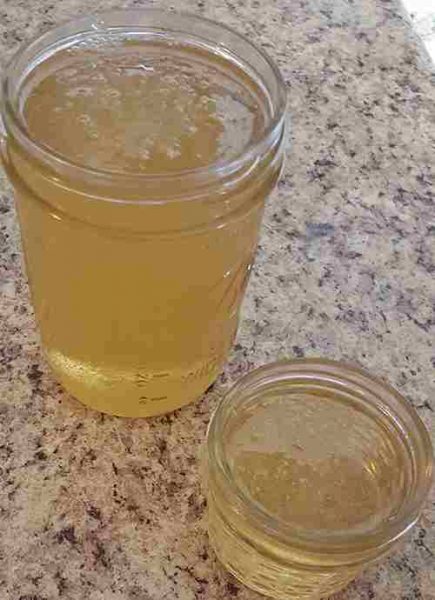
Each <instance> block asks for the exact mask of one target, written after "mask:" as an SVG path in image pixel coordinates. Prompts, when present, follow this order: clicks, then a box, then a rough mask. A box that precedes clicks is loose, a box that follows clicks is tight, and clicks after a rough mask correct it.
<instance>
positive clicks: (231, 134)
mask: <svg viewBox="0 0 435 600" xmlns="http://www.w3.org/2000/svg"><path fill="white" fill-rule="evenodd" d="M28 79H29V83H28V84H27V86H26V87H27V90H30V91H28V93H27V98H26V99H25V101H24V102H23V105H24V109H23V118H24V120H25V123H26V126H27V128H28V129H29V131H30V133H31V134H32V135H33V136H34V137H36V138H37V139H39V140H40V141H41V142H43V143H44V144H45V145H46V146H48V147H51V148H52V149H53V150H54V151H56V152H57V153H59V154H62V155H63V156H65V157H67V158H69V159H71V160H73V161H75V162H79V163H82V164H83V165H84V166H91V167H93V168H100V169H104V170H113V171H124V172H150V173H152V172H165V171H177V170H184V169H192V168H196V167H201V166H207V165H210V164H213V163H215V162H216V161H220V160H228V159H231V158H232V157H235V156H237V155H239V154H240V153H241V152H243V150H244V149H245V148H246V147H247V146H248V145H249V143H250V142H252V141H253V140H255V139H256V138H257V137H258V135H259V134H260V133H261V131H262V130H263V128H264V121H265V115H264V111H263V110H262V108H261V106H260V103H259V99H258V98H259V88H258V86H257V85H256V84H254V82H250V81H248V78H247V77H246V75H242V74H241V72H240V70H239V67H237V66H235V65H234V64H232V63H230V62H229V61H223V60H222V58H218V57H217V56H215V55H214V54H213V53H211V52H204V51H202V50H201V51H200V50H198V49H195V48H192V47H189V46H182V45H180V44H173V43H167V42H166V43H162V42H156V41H155V40H150V39H148V38H146V39H144V40H137V39H136V40H134V43H133V42H132V41H131V40H124V41H122V40H119V39H118V40H117V43H114V39H113V38H110V39H106V37H104V36H103V37H98V36H95V37H92V38H91V39H89V40H86V43H83V42H80V43H78V44H76V45H75V46H74V47H72V48H68V49H67V50H61V51H59V52H57V53H56V54H55V55H53V56H51V57H50V58H49V59H47V60H46V61H45V62H42V63H41V64H40V65H38V66H37V67H36V68H35V69H34V71H32V72H31V74H30V76H29V77H28ZM32 81H33V82H34V83H32Z"/></svg>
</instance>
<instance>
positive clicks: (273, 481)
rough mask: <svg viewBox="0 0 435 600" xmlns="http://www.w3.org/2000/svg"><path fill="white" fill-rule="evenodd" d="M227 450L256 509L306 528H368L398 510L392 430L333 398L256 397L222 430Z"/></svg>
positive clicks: (400, 477)
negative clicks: (249, 407) (228, 430)
mask: <svg viewBox="0 0 435 600" xmlns="http://www.w3.org/2000/svg"><path fill="white" fill-rule="evenodd" d="M227 455H228V457H229V460H230V465H231V469H232V471H233V476H234V478H235V480H236V482H237V484H238V485H239V486H240V488H241V489H242V490H243V491H244V493H245V494H247V495H248V496H249V497H250V499H251V500H252V501H253V502H254V503H255V504H257V506H259V507H261V509H262V510H264V511H265V512H267V513H268V514H270V515H271V516H273V517H275V518H277V519H279V520H280V521H281V522H283V523H287V524H290V525H292V526H296V527H301V528H303V529H304V530H305V531H307V530H316V531H324V532H340V531H344V532H346V534H350V533H351V532H352V531H353V532H354V533H355V535H357V534H358V533H363V532H367V531H370V530H372V529H374V528H375V527H376V526H378V525H379V523H380V522H382V521H383V520H385V519H387V518H388V517H389V516H390V515H391V513H392V512H394V511H395V510H396V509H397V506H398V505H399V503H400V498H401V497H402V496H403V494H404V490H405V489H406V485H407V481H405V475H404V472H405V471H404V469H403V468H402V466H403V465H402V463H401V458H403V456H404V455H403V454H402V451H401V448H400V447H398V446H397V441H395V438H394V436H392V435H391V432H388V430H387V429H386V428H385V426H384V425H383V423H382V422H381V421H380V420H376V419H375V418H373V417H372V416H371V415H368V414H365V413H363V412H362V411H361V410H360V409H357V408H356V407H355V406H353V405H352V404H350V403H345V402H342V401H340V399H339V398H336V397H327V396H320V395H319V396H317V395H309V394H288V395H283V396H275V397H274V396H272V397H271V398H267V399H265V400H264V401H261V402H260V403H259V405H257V406H256V407H255V410H254V409H252V412H251V413H249V412H247V414H246V415H245V416H244V419H243V422H241V423H239V424H238V425H237V426H235V428H234V430H233V431H232V432H231V433H230V434H229V438H228V443H227Z"/></svg>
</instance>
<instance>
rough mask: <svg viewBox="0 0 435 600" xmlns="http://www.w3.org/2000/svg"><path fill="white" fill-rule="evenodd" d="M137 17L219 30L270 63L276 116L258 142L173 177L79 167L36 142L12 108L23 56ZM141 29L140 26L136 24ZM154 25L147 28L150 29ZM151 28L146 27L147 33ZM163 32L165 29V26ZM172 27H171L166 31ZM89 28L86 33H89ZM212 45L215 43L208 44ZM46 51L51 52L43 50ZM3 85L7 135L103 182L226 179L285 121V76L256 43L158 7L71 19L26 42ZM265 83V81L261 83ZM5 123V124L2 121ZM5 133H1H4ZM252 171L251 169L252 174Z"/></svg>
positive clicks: (182, 29)
mask: <svg viewBox="0 0 435 600" xmlns="http://www.w3.org/2000/svg"><path fill="white" fill-rule="evenodd" d="M139 15H143V16H145V17H146V16H150V17H152V16H153V15H154V16H155V17H161V18H168V19H177V18H178V19H182V20H183V25H182V26H181V27H180V26H179V27H174V29H173V30H171V29H168V30H169V31H174V32H175V31H178V32H180V33H183V32H186V33H188V31H187V30H186V24H187V22H189V23H191V22H192V21H193V22H196V23H198V24H203V25H207V26H208V27H212V28H216V30H217V31H221V32H224V33H227V34H229V35H231V36H234V37H235V39H238V40H239V41H242V42H243V44H244V45H245V46H246V47H247V48H248V49H249V50H250V51H253V52H254V53H256V54H257V55H258V56H259V57H260V58H261V59H262V60H263V61H264V63H265V64H266V66H267V68H268V69H269V70H270V73H271V75H272V77H273V79H274V83H275V86H276V89H277V93H276V98H275V99H273V98H271V103H272V107H273V111H272V113H271V116H270V120H269V122H267V123H266V125H265V127H264V130H263V131H262V132H261V135H260V136H259V137H258V139H256V140H254V141H253V142H252V143H250V144H248V146H247V147H246V148H244V149H243V150H242V151H241V152H240V153H239V154H237V155H236V156H233V157H231V158H229V159H218V160H217V161H216V162H213V163H210V164H209V165H204V166H201V167H194V168H192V169H180V170H179V171H173V172H170V173H141V172H124V171H113V170H107V169H98V168H93V167H90V166H87V165H83V164H81V163H77V162H75V161H73V160H69V159H68V158H67V157H65V156H64V155H63V154H61V153H59V152H57V151H55V150H54V149H52V148H50V147H48V146H47V145H45V144H43V143H41V142H39V141H38V140H37V139H36V138H35V137H33V136H32V135H31V134H30V132H29V131H28V130H27V128H26V127H25V126H24V125H23V123H22V121H21V119H20V116H19V114H18V110H17V109H16V107H15V105H14V104H15V103H14V93H13V90H12V87H13V86H12V85H11V72H12V70H13V68H14V66H15V65H16V63H17V62H18V61H19V60H20V59H21V58H22V57H23V55H25V53H26V52H27V51H28V49H29V48H31V47H32V46H35V45H36V44H41V43H44V42H48V40H49V39H50V38H51V37H52V36H53V35H56V34H58V35H60V34H62V32H63V33H64V34H66V33H67V31H68V28H69V27H72V26H73V27H76V28H78V27H80V26H82V27H83V29H82V30H80V31H79V30H77V31H75V32H74V37H76V36H78V35H80V34H85V33H94V34H95V33H98V31H104V30H107V31H110V29H114V28H115V29H116V27H117V26H111V25H110V20H112V21H113V20H116V19H121V18H125V19H126V20H127V19H128V23H129V24H130V25H131V26H132V27H134V26H135V20H136V17H137V21H138V20H139ZM128 26H129V25H128V24H127V23H126V24H125V25H124V27H128ZM136 26H137V25H136ZM150 26H151V25H148V27H150ZM146 27H147V24H146V23H145V24H144V28H146ZM161 27H162V29H163V28H164V27H165V26H163V25H162V26H161ZM166 27H167V28H168V26H166ZM85 28H86V29H85ZM68 37H71V36H70V35H62V36H61V37H60V39H63V40H66V39H68ZM210 41H212V40H210ZM217 45H218V46H219V47H220V48H222V49H223V50H225V49H226V50H228V51H229V52H230V53H231V54H234V52H233V51H231V48H225V46H224V45H223V44H220V43H219V44H217ZM44 47H49V45H48V46H44ZM4 73H5V74H4V76H3V81H2V97H3V101H2V104H3V107H2V110H1V112H2V113H3V117H4V119H5V125H6V130H7V129H8V128H9V129H11V131H13V132H14V133H16V134H17V135H18V136H19V137H20V138H21V140H23V141H24V142H25V143H26V144H28V145H29V147H30V148H31V149H32V151H33V152H34V153H36V154H38V155H40V156H42V157H44V159H45V160H46V161H47V162H53V163H55V164H56V165H57V166H58V167H61V168H62V167H63V168H67V169H69V170H72V171H73V172H75V173H76V174H77V173H80V174H82V176H83V175H87V176H91V177H93V178H96V179H101V180H104V181H108V180H114V179H116V180H117V181H121V182H122V183H125V184H128V183H133V184H134V183H141V184H143V183H144V182H149V183H154V184H156V183H158V182H170V183H171V185H174V184H176V183H177V181H180V182H181V181H183V182H185V181H186V178H187V179H191V180H192V181H199V180H203V179H204V178H209V177H210V175H215V176H218V177H226V176H231V175H232V174H233V173H237V172H239V171H240V170H242V169H243V168H244V167H245V166H246V165H249V164H250V163H251V162H252V161H255V159H256V158H257V157H258V156H259V155H261V154H262V153H264V152H265V151H266V150H267V148H268V147H269V146H270V144H271V143H273V142H274V140H276V139H277V137H279V135H280V131H281V129H282V127H283V123H284V117H285V108H286V90H285V83H284V80H283V77H282V75H281V73H280V71H279V69H278V67H277V65H276V64H275V62H274V61H273V60H272V59H271V58H270V57H269V55H268V54H267V53H266V52H264V50H263V49H262V48H260V47H259V46H257V45H255V44H253V43H252V42H251V41H250V40H249V39H248V38H247V37H246V36H244V35H243V34H241V33H239V32H237V31H236V30H234V29H232V28H231V27H229V26H227V25H224V24H221V23H219V22H217V21H214V20H212V19H208V18H205V17H202V16H198V15H194V14H190V13H189V12H186V11H171V10H165V9H159V8H143V9H124V10H108V11H100V12H96V13H93V14H91V15H90V16H87V17H78V18H76V19H70V20H68V21H66V22H64V23H62V24H60V25H58V26H57V27H54V28H52V29H50V30H49V31H47V32H45V33H43V34H42V35H41V34H40V35H37V36H35V37H33V38H32V39H31V40H29V41H28V42H26V43H24V44H23V45H22V46H21V47H20V48H19V49H18V51H17V52H16V53H15V54H14V55H13V56H12V58H11V59H10V60H9V62H8V64H7V65H6V68H5V72H4ZM263 84H264V82H263ZM0 123H1V121H0ZM0 134H1V128H0ZM249 170H251V169H249Z"/></svg>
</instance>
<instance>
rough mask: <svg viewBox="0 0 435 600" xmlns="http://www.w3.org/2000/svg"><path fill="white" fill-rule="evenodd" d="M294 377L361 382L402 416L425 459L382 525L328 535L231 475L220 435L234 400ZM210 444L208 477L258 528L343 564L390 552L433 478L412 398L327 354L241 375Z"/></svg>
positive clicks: (219, 412)
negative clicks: (269, 507)
mask: <svg viewBox="0 0 435 600" xmlns="http://www.w3.org/2000/svg"><path fill="white" fill-rule="evenodd" d="M296 378H299V381H300V380H301V378H302V379H304V380H306V382H307V390H309V381H310V380H311V381H312V382H314V381H316V380H317V381H319V380H321V381H323V382H324V383H325V384H328V383H329V384H331V383H332V382H335V383H341V384H344V385H350V386H357V387H358V388H359V390H360V391H364V393H369V394H372V395H373V399H375V398H376V400H377V401H379V400H381V401H382V403H383V405H384V407H387V405H388V410H389V412H390V417H391V416H392V415H391V412H393V413H394V415H395V416H398V417H400V418H401V419H402V425H403V424H406V427H407V431H406V433H407V434H412V439H411V443H412V444H413V451H416V452H418V454H419V457H418V460H419V461H420V463H421V466H419V467H418V469H416V471H417V473H416V478H417V481H416V483H415V486H414V491H413V494H412V496H411V497H409V498H407V500H406V501H405V502H404V505H401V506H400V508H399V510H398V511H397V513H396V514H395V515H394V516H393V517H391V518H390V519H388V521H387V522H384V523H382V524H381V525H382V526H379V527H378V528H375V529H373V530H371V531H369V532H362V533H361V534H360V535H359V536H358V535H356V534H355V531H352V532H351V533H346V532H344V533H342V532H340V535H339V536H334V535H329V536H328V534H327V533H326V534H325V533H324V531H320V530H316V529H309V530H303V529H301V528H299V527H296V526H294V525H292V524H291V523H289V522H288V521H285V520H283V519H280V518H279V517H276V516H275V515H271V514H270V512H268V511H266V510H265V509H263V508H262V507H261V506H260V505H259V504H258V503H256V502H254V501H253V499H252V498H250V497H249V495H248V494H246V493H245V492H244V490H243V487H242V486H240V485H238V484H237V482H236V481H235V480H234V478H233V477H232V473H231V469H230V467H229V464H228V461H227V458H226V455H225V451H224V444H223V443H222V441H223V439H224V436H223V431H224V426H225V423H226V419H227V417H228V415H229V414H232V415H234V414H235V411H237V407H236V406H235V405H234V403H235V400H236V399H237V397H239V398H242V397H243V396H244V397H245V398H246V394H248V393H249V391H253V390H254V389H256V387H257V389H261V387H262V386H264V388H266V387H267V385H268V384H269V385H271V384H272V383H276V382H278V381H279V382H286V383H288V384H289V385H291V381H292V380H293V381H295V380H296ZM355 389H356V388H355ZM399 413H400V414H399ZM206 447H207V456H208V459H209V460H208V464H209V467H208V473H209V478H210V480H212V481H213V482H214V483H215V484H216V485H218V486H220V488H221V489H222V492H223V493H224V494H225V496H226V498H230V499H231V500H232V501H233V502H234V503H235V505H236V506H237V507H238V511H239V514H241V512H243V514H244V515H245V516H246V519H247V520H249V522H251V523H252V524H253V525H254V526H255V527H256V529H257V531H259V532H261V533H263V534H264V535H265V536H267V537H272V538H273V539H277V540H279V541H280V542H281V543H282V544H284V545H285V546H288V547H289V548H297V549H298V550H300V551H302V552H305V553H306V554H309V555H313V554H316V555H323V556H324V557H327V556H329V557H334V559H333V560H337V561H338V562H340V563H341V564H351V563H356V562H359V561H360V560H361V561H362V560H364V559H367V557H372V556H379V555H381V554H382V553H384V552H386V551H387V549H388V548H389V547H390V546H391V544H392V543H393V542H395V541H397V540H398V539H399V538H401V537H402V536H403V535H404V534H405V533H406V532H407V531H408V530H409V529H410V528H411V527H412V526H413V525H414V524H415V522H416V521H417V519H418V517H419V516H420V513H421V510H422V507H423V504H424V501H425V500H426V497H427V495H428V492H429V490H430V487H431V484H432V471H433V460H434V459H433V450H432V445H431V441H430V437H429V434H428V432H427V430H426V428H425V426H424V424H423V422H422V421H421V419H420V417H419V415H418V414H417V412H416V410H415V409H414V407H413V406H412V405H411V403H410V402H408V401H407V400H406V399H405V398H404V397H403V396H402V395H401V394H399V392H397V390H395V389H394V388H393V387H391V386H390V385H389V384H388V383H385V382H384V381H383V380H382V379H380V378H377V377H374V376H373V375H371V374H370V373H368V372H367V371H366V370H365V369H362V368H360V367H358V366H355V365H351V364H348V363H343V362H338V361H333V360H328V359H321V358H301V359H293V360H282V361H278V362H274V363H270V364H267V365H264V366H262V367H259V368H257V369H254V370H253V371H251V372H249V373H248V374H247V375H245V376H244V377H242V378H241V379H240V380H239V381H238V382H236V384H235V385H234V386H233V387H232V388H231V389H230V390H229V392H228V393H227V394H226V395H225V396H224V398H223V399H222V400H221V402H220V404H219V405H218V407H217V408H216V410H215V412H214V414H213V416H212V419H211V421H210V423H209V427H208V430H207V442H206ZM211 485H212V484H211Z"/></svg>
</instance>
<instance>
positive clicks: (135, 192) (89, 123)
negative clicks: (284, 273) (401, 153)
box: [2, 9, 285, 417]
mask: <svg viewBox="0 0 435 600" xmlns="http://www.w3.org/2000/svg"><path fill="white" fill-rule="evenodd" d="M3 92H4V93H3V99H2V120H3V127H4V138H5V139H4V140H3V143H2V148H3V161H4V164H5V167H6V170H7V173H8V175H9V178H10V180H11V182H12V184H13V187H14V191H15V198H16V205H17V209H18V215H19V221H20V227H21V235H22V242H23V247H24V252H25V259H26V268H27V274H28V278H29V282H30V287H31V293H32V299H33V305H34V308H35V313H36V317H37V320H38V323H39V328H40V333H41V340H42V346H43V349H44V352H45V355H46V358H47V361H48V363H49V365H50V366H51V368H52V371H53V373H54V375H55V377H56V378H57V379H58V380H59V381H60V382H61V383H62V384H63V386H64V387H65V388H66V389H67V390H68V391H69V392H71V394H72V395H73V396H75V397H76V398H78V399H79V400H81V401H82V402H83V403H85V404H86V405H88V406H90V407H92V408H94V409H97V410H99V411H102V412H106V413H110V414H114V415H121V416H130V417H140V416H151V415H155V414H160V413H165V412H168V411H172V410H174V409H176V408H179V407H180V406H183V405H184V404H186V403H189V402H191V401H193V400H195V399H197V398H198V397H199V396H200V395H201V394H202V392H204V391H205V390H206V389H207V387H208V386H210V384H211V383H212V382H213V381H214V380H215V378H216V377H217V375H218V374H219V372H220V370H221V368H222V365H223V364H224V362H225V360H226V357H227V354H228V352H229V350H230V347H231V344H232V342H233V339H234V336H235V333H236V330H237V325H238V319H239V312H240V304H241V301H242V299H243V295H244V291H245V287H246V283H247V280H248V276H249V272H250V270H251V267H252V264H253V260H254V255H255V251H256V246H257V241H258V236H259V229H260V223H261V219H262V213H263V208H264V203H265V200H266V198H267V196H268V194H269V193H270V191H271V190H272V189H273V187H274V185H275V182H276V180H277V178H278V176H279V173H280V169H281V165H282V160H283V143H282V140H283V127H284V114H285V88H284V83H283V80H282V78H281V75H280V73H279V71H278V69H277V67H276V66H275V65H274V64H273V62H272V61H271V59H270V58H269V57H268V56H267V55H266V54H265V53H264V52H263V51H262V50H261V49H260V48H258V47H256V46H255V45H254V44H252V43H251V42H250V41H248V40H247V39H246V38H243V37H242V36H240V35H238V34H237V33H236V32H234V31H232V30H231V29H228V28H227V27H225V26H223V25H219V24H217V23H214V22H212V21H208V20H206V19H202V18H199V17H195V16H192V15H184V14H177V13H167V12H164V11H160V10H154V9H149V10H140V11H134V10H133V11H128V10H126V11H114V12H108V13H102V14H100V15H97V16H92V17H83V18H79V19H77V20H74V21H71V22H69V23H67V24H65V25H62V26H60V27H57V28H55V29H53V30H52V31H49V32H48V33H46V34H44V35H42V36H40V37H39V38H37V39H34V40H33V41H31V42H30V43H28V44H26V45H25V46H24V47H23V48H22V49H21V50H20V51H19V52H18V54H17V55H16V56H15V57H14V58H13V59H12V61H11V63H10V64H9V66H8V68H7V70H6V73H5V75H4V81H3Z"/></svg>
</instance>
